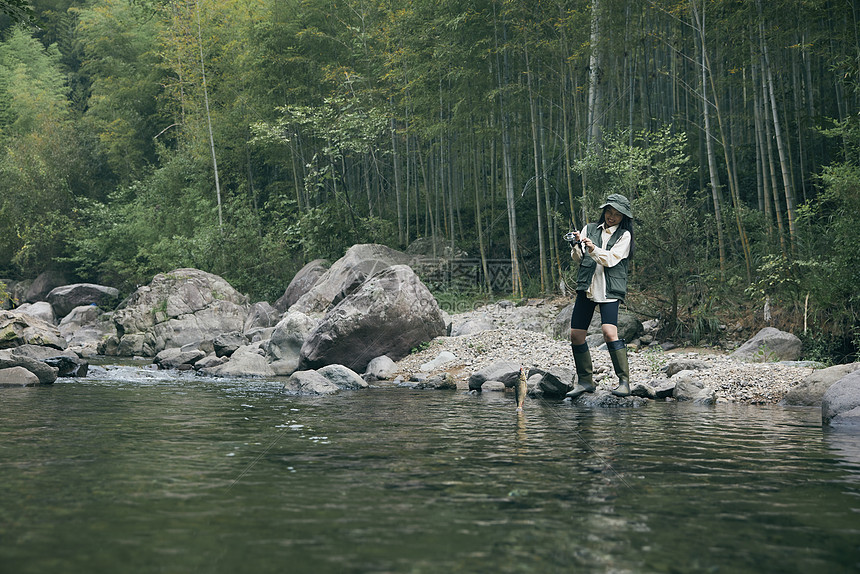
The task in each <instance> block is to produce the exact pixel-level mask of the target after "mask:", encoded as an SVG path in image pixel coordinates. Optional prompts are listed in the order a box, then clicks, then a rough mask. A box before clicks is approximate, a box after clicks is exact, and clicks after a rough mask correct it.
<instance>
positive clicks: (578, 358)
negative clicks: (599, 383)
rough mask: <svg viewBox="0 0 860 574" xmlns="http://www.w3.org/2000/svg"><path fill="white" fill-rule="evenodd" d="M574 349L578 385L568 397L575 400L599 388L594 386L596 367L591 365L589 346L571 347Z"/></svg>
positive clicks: (584, 344)
mask: <svg viewBox="0 0 860 574" xmlns="http://www.w3.org/2000/svg"><path fill="white" fill-rule="evenodd" d="M571 349H573V362H574V364H575V365H576V384H575V385H573V390H571V391H570V392H568V393H567V394H566V395H564V396H566V397H570V398H572V399H575V398H576V397H578V396H579V395H581V394H582V393H593V392H594V389H596V388H597V387H596V386H595V385H594V367H593V366H592V364H591V352H590V351H589V350H588V344H587V343H583V344H582V345H571Z"/></svg>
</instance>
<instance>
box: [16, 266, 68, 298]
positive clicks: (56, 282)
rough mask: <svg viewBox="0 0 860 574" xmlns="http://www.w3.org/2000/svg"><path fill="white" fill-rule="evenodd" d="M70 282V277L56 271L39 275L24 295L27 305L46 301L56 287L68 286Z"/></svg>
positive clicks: (48, 271) (52, 270) (50, 270)
mask: <svg viewBox="0 0 860 574" xmlns="http://www.w3.org/2000/svg"><path fill="white" fill-rule="evenodd" d="M68 282H69V279H68V277H66V274H65V273H63V272H62V271H58V270H56V269H48V270H47V271H44V272H42V273H41V274H39V276H38V277H36V279H35V280H34V281H33V282H32V283H31V284H30V287H29V289H27V292H26V293H25V295H24V301H25V302H27V303H35V302H36V301H44V300H45V298H46V297H47V296H48V293H50V292H51V290H52V289H54V288H55V287H59V286H60V285H66V284H67V283H68Z"/></svg>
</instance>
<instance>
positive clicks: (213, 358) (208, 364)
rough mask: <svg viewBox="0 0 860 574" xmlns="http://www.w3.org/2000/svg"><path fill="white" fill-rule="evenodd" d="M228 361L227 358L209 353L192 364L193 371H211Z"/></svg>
mask: <svg viewBox="0 0 860 574" xmlns="http://www.w3.org/2000/svg"><path fill="white" fill-rule="evenodd" d="M228 360H229V359H228V358H227V357H219V356H217V355H216V354H215V353H211V354H209V355H206V356H205V357H203V358H202V359H200V360H199V361H197V362H196V363H194V369H195V370H197V371H200V370H202V369H212V368H214V367H218V366H220V365H223V364H224V363H226V362H227V361H228Z"/></svg>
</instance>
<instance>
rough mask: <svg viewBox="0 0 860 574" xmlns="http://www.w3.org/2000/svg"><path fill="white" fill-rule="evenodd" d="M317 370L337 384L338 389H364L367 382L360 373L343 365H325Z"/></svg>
mask: <svg viewBox="0 0 860 574" xmlns="http://www.w3.org/2000/svg"><path fill="white" fill-rule="evenodd" d="M317 372H318V373H319V374H321V375H322V376H324V377H325V378H327V379H328V380H330V381H331V382H332V383H334V384H335V385H337V387H338V388H339V389H350V390H353V389H365V388H367V382H366V381H365V380H364V379H362V378H361V375H359V374H358V373H356V372H355V371H353V370H352V369H350V368H348V367H345V366H343V365H326V366H325V367H320V368H319V369H317Z"/></svg>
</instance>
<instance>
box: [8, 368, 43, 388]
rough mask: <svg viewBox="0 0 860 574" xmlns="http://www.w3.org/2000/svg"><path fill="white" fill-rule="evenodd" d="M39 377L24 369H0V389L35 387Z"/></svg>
mask: <svg viewBox="0 0 860 574" xmlns="http://www.w3.org/2000/svg"><path fill="white" fill-rule="evenodd" d="M38 384H40V382H39V377H37V376H36V375H34V374H33V373H31V372H30V371H28V370H27V369H25V368H24V367H6V368H2V367H0V387H35V386H36V385H38Z"/></svg>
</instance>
